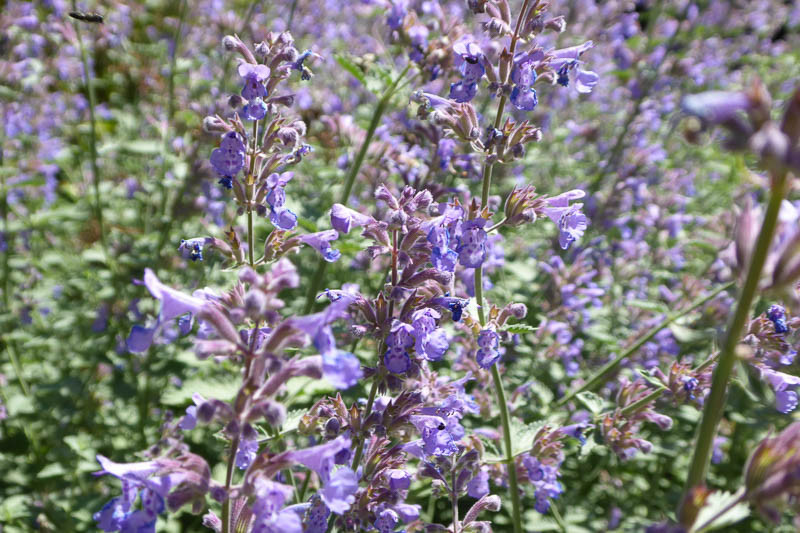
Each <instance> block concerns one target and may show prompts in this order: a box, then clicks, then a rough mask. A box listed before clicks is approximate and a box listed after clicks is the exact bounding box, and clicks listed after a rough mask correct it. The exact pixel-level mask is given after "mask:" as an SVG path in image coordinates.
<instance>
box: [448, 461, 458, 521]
mask: <svg viewBox="0 0 800 533" xmlns="http://www.w3.org/2000/svg"><path fill="white" fill-rule="evenodd" d="M455 462H456V460H455V458H453V475H452V476H451V478H452V479H451V484H452V485H451V486H450V499H451V501H452V504H453V533H458V491H457V490H456V481H457V480H456V478H457V472H456V468H455Z"/></svg>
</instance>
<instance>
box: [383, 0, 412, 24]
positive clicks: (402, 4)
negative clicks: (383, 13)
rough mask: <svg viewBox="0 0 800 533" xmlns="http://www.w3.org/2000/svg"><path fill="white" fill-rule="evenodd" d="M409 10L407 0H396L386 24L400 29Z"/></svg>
mask: <svg viewBox="0 0 800 533" xmlns="http://www.w3.org/2000/svg"><path fill="white" fill-rule="evenodd" d="M407 12H408V2H407V0H394V2H392V7H391V9H390V10H389V16H388V17H387V18H386V24H387V25H388V26H389V27H390V28H391V29H393V30H399V29H400V27H401V26H402V25H403V20H404V19H405V18H406V13H407Z"/></svg>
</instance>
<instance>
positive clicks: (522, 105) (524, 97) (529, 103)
mask: <svg viewBox="0 0 800 533" xmlns="http://www.w3.org/2000/svg"><path fill="white" fill-rule="evenodd" d="M509 99H510V100H511V103H512V104H514V107H516V108H517V109H520V110H522V111H533V109H534V108H535V107H536V105H537V104H538V103H539V98H538V97H537V96H536V89H534V88H533V87H523V86H520V85H517V86H516V87H514V88H513V89H512V90H511V97H510V98H509Z"/></svg>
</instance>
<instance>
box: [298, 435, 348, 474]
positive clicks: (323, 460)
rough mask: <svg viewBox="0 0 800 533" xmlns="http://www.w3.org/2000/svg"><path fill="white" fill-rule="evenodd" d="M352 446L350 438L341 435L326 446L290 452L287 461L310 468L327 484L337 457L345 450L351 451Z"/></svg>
mask: <svg viewBox="0 0 800 533" xmlns="http://www.w3.org/2000/svg"><path fill="white" fill-rule="evenodd" d="M350 445H351V442H350V438H349V437H347V436H345V435H341V436H339V437H337V438H335V439H333V440H331V441H328V442H326V443H324V444H319V445H317V446H312V447H310V448H305V449H303V450H296V451H291V452H288V453H287V459H288V460H290V461H294V462H295V463H300V464H302V465H304V466H306V467H307V468H310V469H311V470H313V471H314V472H316V473H317V475H318V476H319V477H320V479H321V480H322V482H323V483H327V482H328V480H329V479H330V477H331V473H332V471H333V467H334V466H335V465H336V456H337V455H339V454H340V452H342V451H343V450H350Z"/></svg>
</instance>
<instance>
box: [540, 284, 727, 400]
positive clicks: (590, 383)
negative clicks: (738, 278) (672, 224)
mask: <svg viewBox="0 0 800 533" xmlns="http://www.w3.org/2000/svg"><path fill="white" fill-rule="evenodd" d="M732 285H733V282H729V283H725V284H723V285H720V286H719V287H717V288H716V289H714V290H713V291H711V292H709V293H708V294H706V295H705V296H702V297H701V298H698V299H697V300H695V301H694V302H693V303H692V304H691V305H690V306H689V307H687V308H686V309H684V310H683V311H678V312H677V313H673V314H671V315H669V316H668V317H667V318H665V319H664V320H663V321H662V322H661V323H660V324H658V325H657V326H655V327H654V328H653V329H651V330H650V331H648V332H647V333H646V334H645V335H644V336H642V337H640V338H639V340H637V341H636V342H634V343H633V344H632V345H631V346H630V348H628V349H627V350H625V351H624V352H622V353H621V354H619V355H618V356H617V357H615V358H614V359H612V360H611V361H609V362H608V363H606V364H605V365H603V367H602V368H601V369H600V370H598V371H597V372H596V373H595V374H594V375H593V376H592V377H591V378H589V379H588V380H587V381H586V383H584V384H583V385H581V386H580V387H578V388H577V389H575V390H574V391H572V392H570V393H569V394H567V395H566V396H564V397H563V398H561V399H560V400H558V401H557V402H556V406H561V405H564V404H565V403H567V402H568V401H570V400H571V399H572V398H574V397H575V395H576V394H579V393H581V392H584V391H588V390H593V389H595V388H596V387H598V386H599V385H601V384H603V383H604V382H605V381H606V379H607V378H608V376H609V375H610V374H611V373H612V372H613V371H614V370H616V368H617V367H618V366H619V365H620V363H622V361H624V360H625V359H627V358H628V357H630V356H631V355H633V354H635V353H636V352H637V351H639V348H641V347H642V346H644V344H645V343H647V342H649V341H650V340H651V339H652V338H653V337H655V336H656V335H657V334H658V332H659V331H661V330H662V329H664V328H666V327H667V326H669V325H670V324H672V323H673V322H675V321H676V320H678V319H679V318H681V317H683V316H686V315H687V314H689V313H691V312H692V311H694V310H695V309H697V308H698V307H700V306H702V305H703V304H705V303H707V302H708V301H710V300H712V299H713V298H714V297H716V296H717V295H718V294H719V293H721V292H722V291H724V290H726V289H728V288H729V287H731V286H732Z"/></svg>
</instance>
